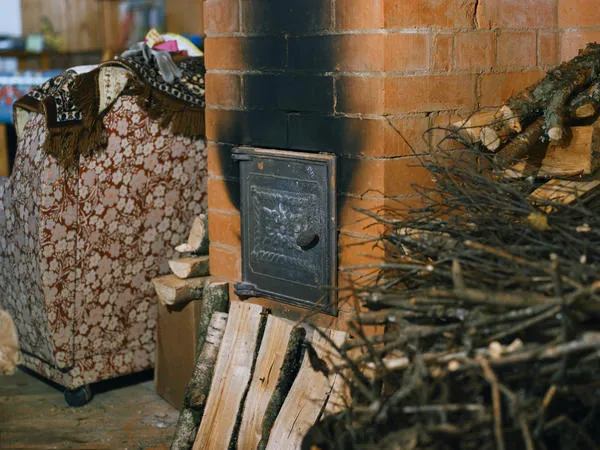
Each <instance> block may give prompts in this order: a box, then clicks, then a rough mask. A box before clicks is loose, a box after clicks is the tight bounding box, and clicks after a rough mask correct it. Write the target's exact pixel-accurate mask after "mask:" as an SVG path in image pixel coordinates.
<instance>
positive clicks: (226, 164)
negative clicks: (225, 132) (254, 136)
mask: <svg viewBox="0 0 600 450" xmlns="http://www.w3.org/2000/svg"><path fill="white" fill-rule="evenodd" d="M234 147H235V145H227V144H218V143H216V142H209V143H208V152H207V153H208V157H207V160H208V162H207V165H208V175H209V176H212V177H227V178H239V176H240V165H239V164H237V163H235V162H234V161H233V159H231V151H232V150H233V148H234Z"/></svg>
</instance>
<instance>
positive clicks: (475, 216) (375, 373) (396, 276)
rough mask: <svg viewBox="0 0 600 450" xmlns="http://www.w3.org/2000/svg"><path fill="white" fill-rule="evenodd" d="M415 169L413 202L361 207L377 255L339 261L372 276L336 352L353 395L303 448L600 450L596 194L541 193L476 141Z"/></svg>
mask: <svg viewBox="0 0 600 450" xmlns="http://www.w3.org/2000/svg"><path fill="white" fill-rule="evenodd" d="M450 138H459V136H457V135H452V136H450ZM422 163H423V164H424V165H425V166H426V167H427V168H428V170H429V171H430V173H431V174H432V175H433V176H434V178H435V180H436V184H435V186H434V187H428V188H419V189H418V191H419V193H420V195H421V196H422V197H423V205H424V206H423V207H421V208H411V207H406V208H404V207H402V205H400V204H399V205H398V208H397V209H394V210H392V211H386V212H369V211H365V213H366V214H369V215H370V216H371V217H373V218H374V219H375V221H376V222H377V223H378V224H383V225H384V226H385V228H386V232H385V233H384V234H383V235H382V236H381V238H380V239H379V241H378V242H377V245H380V246H383V247H384V248H385V249H386V254H387V255H388V256H387V257H386V261H385V262H383V263H374V264H372V265H366V266H356V267H351V268H348V270H355V271H358V270H362V271H364V270H371V271H372V272H371V273H370V276H369V277H366V278H365V280H366V282H365V283H364V285H363V286H361V287H360V288H359V292H357V294H358V297H359V298H361V299H362V301H363V302H364V305H366V306H367V307H368V309H369V311H367V312H363V313H360V314H358V315H357V316H356V318H355V321H354V323H353V324H351V326H352V327H353V330H354V334H355V335H356V339H354V340H353V341H349V342H347V343H346V344H345V346H344V347H342V348H339V351H340V354H341V355H342V358H343V359H344V361H345V362H344V364H343V365H341V366H338V367H337V372H338V373H339V374H340V375H342V376H344V378H345V380H346V381H347V383H348V385H349V397H347V398H348V404H347V405H345V408H344V410H343V412H342V413H339V414H337V415H334V416H329V417H327V418H325V419H324V420H323V421H322V422H321V423H319V424H317V425H316V426H315V427H314V428H313V429H312V430H311V433H309V435H308V436H307V438H306V444H307V448H313V449H314V448H321V449H493V448H495V449H520V448H523V449H527V450H531V449H554V448H560V449H567V448H596V447H598V448H600V429H598V427H597V426H596V422H597V420H598V419H599V418H600V417H598V413H597V409H596V405H597V404H598V402H599V401H600V389H599V387H600V322H599V321H598V318H600V272H599V267H600V266H599V265H598V264H600V215H599V214H598V212H597V208H596V206H595V205H596V199H595V196H594V195H592V196H590V197H588V198H580V199H577V200H576V201H575V202H574V203H571V204H562V203H560V202H556V201H552V200H538V199H536V198H535V197H532V196H531V195H530V194H531V192H532V191H533V190H534V189H535V188H536V185H535V184H534V183H535V182H534V181H532V180H519V179H514V178H510V177H506V176H505V173H506V170H505V169H506V167H505V166H503V165H502V164H501V162H499V160H498V159H497V158H495V157H494V156H493V155H489V154H486V153H485V152H482V151H480V150H479V149H478V147H477V146H470V147H468V148H465V149H463V150H459V151H457V150H452V151H448V152H441V151H439V152H437V153H435V156H433V157H430V158H428V159H426V160H423V162H422ZM364 325H385V332H384V333H383V334H381V335H374V336H367V335H366V333H364V332H363V326H364Z"/></svg>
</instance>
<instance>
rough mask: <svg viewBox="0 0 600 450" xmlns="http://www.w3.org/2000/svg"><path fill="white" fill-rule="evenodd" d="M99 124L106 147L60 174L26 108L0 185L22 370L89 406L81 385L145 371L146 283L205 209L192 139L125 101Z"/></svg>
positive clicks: (2, 284)
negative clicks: (7, 173)
mask: <svg viewBox="0 0 600 450" xmlns="http://www.w3.org/2000/svg"><path fill="white" fill-rule="evenodd" d="M105 87H106V86H100V89H101V90H102V89H104V88H105ZM106 88H108V87H106ZM103 123H104V128H105V130H106V133H107V135H108V144H107V146H106V149H104V150H100V151H98V152H96V153H95V154H94V155H93V156H86V157H83V156H82V157H81V158H80V160H79V163H78V165H76V166H75V167H73V168H70V169H65V168H63V167H62V166H61V165H59V164H58V163H57V161H56V160H55V159H54V157H52V156H49V155H48V154H46V153H45V152H44V151H43V150H42V149H43V147H44V142H45V140H46V139H47V137H48V131H47V129H46V127H45V122H44V116H43V115H42V114H35V113H25V114H24V115H23V117H19V120H18V134H19V139H18V149H17V156H16V160H15V165H14V170H13V172H12V174H11V176H10V178H9V179H3V180H2V181H1V182H0V307H2V308H4V309H6V310H7V311H8V312H9V313H10V314H11V315H12V317H13V318H14V321H15V324H16V326H17V329H18V333H19V339H20V345H21V351H22V364H23V365H24V366H25V367H28V368H29V369H32V370H33V371H35V372H37V373H39V374H41V375H43V376H44V377H46V378H49V379H50V380H52V381H54V382H56V383H58V384H60V385H62V386H64V387H65V388H66V392H65V397H66V398H67V402H68V403H70V404H77V403H79V404H81V403H85V402H86V401H87V400H88V399H89V389H88V387H87V386H88V385H89V384H90V383H94V382H97V381H100V380H104V379H108V378H111V377H116V376H120V375H126V374H129V373H133V372H137V371H141V370H144V369H147V368H150V367H152V366H153V362H154V349H155V325H156V299H155V294H154V290H153V287H152V283H151V281H150V280H151V279H152V278H154V277H156V276H158V275H160V274H162V273H166V272H167V270H168V267H166V265H165V264H166V261H167V259H168V258H169V257H170V256H171V255H172V254H173V248H174V247H175V246H176V245H177V244H180V243H181V242H183V241H185V238H186V236H187V232H188V231H189V228H190V226H191V223H192V221H193V218H194V217H195V216H197V215H198V214H200V213H202V212H204V210H205V208H206V185H205V183H206V149H205V144H204V141H203V140H202V139H192V138H187V137H182V136H176V135H174V134H173V133H171V132H170V131H169V130H168V129H165V127H162V126H160V124H159V122H158V121H156V120H153V119H151V118H150V117H149V116H148V114H147V113H146V112H145V111H144V110H142V109H141V108H140V106H138V102H137V101H136V98H135V97H134V96H128V95H122V96H120V97H118V98H117V99H116V100H114V99H113V101H111V104H110V106H109V110H108V111H107V112H106V114H105V115H104V116H103Z"/></svg>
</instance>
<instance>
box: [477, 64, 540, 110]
mask: <svg viewBox="0 0 600 450" xmlns="http://www.w3.org/2000/svg"><path fill="white" fill-rule="evenodd" d="M544 75H545V73H544V71H542V70H529V71H517V72H504V73H489V74H485V75H483V77H482V79H481V99H480V105H481V106H482V107H484V106H495V105H501V104H503V103H504V102H505V101H506V100H507V99H508V98H509V97H510V96H512V95H514V94H516V93H518V92H520V91H521V90H523V89H525V88H526V87H527V86H530V85H531V84H533V83H536V82H538V81H539V80H541V79H542V78H543V77H544Z"/></svg>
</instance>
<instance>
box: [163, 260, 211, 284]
mask: <svg viewBox="0 0 600 450" xmlns="http://www.w3.org/2000/svg"><path fill="white" fill-rule="evenodd" d="M169 267H170V268H171V272H173V274H174V275H176V276H177V277H179V278H182V279H186V278H195V277H205V276H207V275H208V256H206V255H205V256H200V257H198V258H179V259H172V260H170V261H169Z"/></svg>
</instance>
